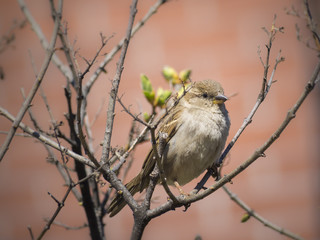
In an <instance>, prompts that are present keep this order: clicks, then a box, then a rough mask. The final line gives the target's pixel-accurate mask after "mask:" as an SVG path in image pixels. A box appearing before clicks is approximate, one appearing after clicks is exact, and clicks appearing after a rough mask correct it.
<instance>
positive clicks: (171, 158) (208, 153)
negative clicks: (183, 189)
mask: <svg viewBox="0 0 320 240" xmlns="http://www.w3.org/2000/svg"><path fill="white" fill-rule="evenodd" d="M226 114H227V113H226ZM229 126H230V123H229V121H228V116H227V115H225V114H223V113H222V112H221V111H202V110H198V109H195V110H191V111H184V112H183V113H182V115H181V121H180V123H179V125H178V130H177V131H176V133H175V135H174V136H173V137H172V138H171V139H170V141H169V142H168V144H167V146H166V148H165V151H164V156H163V167H164V170H165V175H166V177H167V179H168V183H169V184H172V183H173V182H174V181H177V182H178V183H179V184H180V185H184V184H186V183H188V182H190V181H191V180H192V179H194V178H196V177H198V176H199V175H200V174H201V173H202V172H203V171H204V170H205V169H207V168H208V167H209V166H211V165H212V164H213V163H214V161H216V160H217V158H219V156H220V154H221V151H222V149H223V148H224V145H225V142H226V138H227V136H228V131H229Z"/></svg>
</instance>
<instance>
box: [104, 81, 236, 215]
mask: <svg viewBox="0 0 320 240" xmlns="http://www.w3.org/2000/svg"><path fill="white" fill-rule="evenodd" d="M227 99H228V98H227V97H226V96H225V95H224V90H223V88H222V86H221V84H220V83H219V82H217V81H214V80H210V79H207V80H203V81H198V82H194V84H192V85H191V88H190V90H189V91H187V92H186V93H185V95H184V96H183V97H181V99H179V102H178V103H177V104H176V105H175V106H174V107H173V108H172V109H171V111H168V113H167V115H166V117H165V118H164V119H163V122H162V124H161V125H160V127H159V131H158V135H157V144H159V133H165V134H166V136H167V137H166V139H165V145H164V148H163V154H162V158H161V164H162V168H163V170H164V176H165V178H166V182H167V184H168V185H174V186H176V187H177V188H178V190H179V191H180V193H182V194H183V190H182V188H181V186H183V185H185V184H187V183H189V182H190V181H191V180H193V179H194V178H196V177H198V176H199V175H200V174H201V173H203V172H204V171H205V170H206V169H208V168H210V167H212V166H213V165H214V164H215V163H217V162H218V160H219V157H220V155H221V153H222V150H223V149H224V146H225V143H226V140H227V137H228V135H229V129H230V118H229V115H228V111H227V109H226V107H225V104H224V102H225V101H226V100H227ZM155 165H156V159H155V157H154V151H153V149H151V150H150V152H149V154H148V155H147V157H146V159H145V161H144V163H143V166H142V169H141V171H140V172H139V174H138V175H137V176H136V177H134V178H133V179H132V180H131V181H130V182H128V183H127V184H126V185H125V186H126V188H127V189H128V190H129V192H130V193H131V194H132V195H134V194H135V193H137V192H142V191H143V190H144V189H146V188H147V187H148V184H149V181H150V174H151V173H152V171H153V169H154V167H155ZM159 183H160V181H159ZM125 205H126V202H125V200H124V199H123V196H122V194H121V193H117V194H116V196H115V198H114V199H113V200H112V202H111V203H110V205H109V207H108V209H107V212H108V213H109V216H110V217H113V216H114V215H116V214H117V213H118V212H119V211H120V210H121V209H122V208H123V207H124V206H125Z"/></svg>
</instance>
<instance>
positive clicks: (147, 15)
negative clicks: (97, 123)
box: [83, 0, 167, 96]
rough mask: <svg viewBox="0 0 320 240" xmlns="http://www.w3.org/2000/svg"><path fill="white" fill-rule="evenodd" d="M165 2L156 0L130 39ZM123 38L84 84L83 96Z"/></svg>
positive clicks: (118, 47)
mask: <svg viewBox="0 0 320 240" xmlns="http://www.w3.org/2000/svg"><path fill="white" fill-rule="evenodd" d="M166 1H167V0H158V1H157V2H156V3H155V4H154V5H153V6H152V7H151V8H150V9H149V11H148V13H147V14H146V15H145V16H144V17H143V18H142V20H141V21H139V22H138V23H137V24H136V25H135V26H134V27H133V28H132V32H131V37H133V36H134V35H135V34H136V32H137V31H138V30H139V29H140V28H141V27H142V26H143V25H144V24H145V23H146V22H147V21H148V20H149V18H150V17H151V16H152V15H153V14H155V13H156V12H157V11H158V9H159V8H160V6H161V5H162V4H164V3H165V2H166ZM125 41H126V40H125V38H123V39H121V41H120V42H119V43H118V44H117V45H116V46H115V47H114V48H113V49H112V50H111V51H110V52H109V53H108V54H107V55H106V57H105V58H104V60H103V61H102V63H100V65H99V67H98V69H97V70H96V71H95V72H94V74H93V75H92V76H91V78H90V80H89V81H88V82H87V83H86V85H85V86H84V88H83V89H84V96H86V95H88V93H89V92H90V90H91V88H92V86H93V84H94V83H95V81H96V80H97V79H98V77H99V76H100V74H101V73H102V72H105V67H106V65H107V64H108V63H109V62H110V61H111V60H112V59H113V57H114V56H115V55H116V53H117V52H119V51H120V49H121V48H123V45H124V43H125Z"/></svg>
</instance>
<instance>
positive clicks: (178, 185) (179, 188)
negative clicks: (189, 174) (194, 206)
mask: <svg viewBox="0 0 320 240" xmlns="http://www.w3.org/2000/svg"><path fill="white" fill-rule="evenodd" d="M173 183H174V186H175V187H176V188H177V189H178V190H179V192H180V194H181V195H184V196H189V195H190V194H189V193H186V192H184V191H183V189H182V187H181V186H180V184H179V183H178V182H177V181H174V182H173Z"/></svg>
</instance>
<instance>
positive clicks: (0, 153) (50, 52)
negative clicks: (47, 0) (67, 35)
mask: <svg viewBox="0 0 320 240" xmlns="http://www.w3.org/2000/svg"><path fill="white" fill-rule="evenodd" d="M19 1H22V0H19ZM61 11H62V0H60V1H59V8H58V11H57V12H56V19H55V23H54V28H53V32H52V37H51V42H50V45H49V47H48V49H47V51H46V57H45V59H44V62H43V64H42V66H41V69H40V72H39V74H38V77H37V79H36V81H35V82H34V84H33V86H32V89H31V90H30V92H29V94H28V96H27V99H26V100H25V101H24V102H23V104H22V107H21V108H20V110H19V113H18V115H17V117H16V118H15V121H14V122H13V124H12V127H11V128H10V131H9V133H8V135H7V138H6V140H5V142H4V143H3V145H2V146H1V150H0V161H1V160H2V159H3V157H4V155H5V153H6V152H7V150H8V149H9V145H10V143H11V140H12V138H13V137H14V134H15V132H16V130H17V128H18V126H19V123H20V122H21V120H22V118H23V117H24V115H25V113H26V111H27V109H28V108H29V106H30V104H31V102H32V100H33V98H34V96H35V94H36V92H37V90H38V88H39V86H40V84H41V82H42V80H43V78H44V76H45V74H46V72H47V69H48V66H49V64H50V61H51V58H52V56H53V53H54V48H55V44H56V39H57V35H58V30H59V26H60V20H61Z"/></svg>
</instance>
